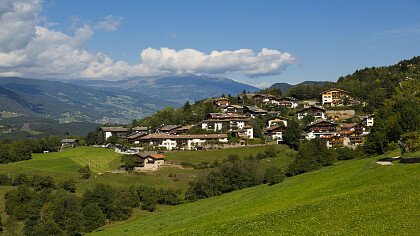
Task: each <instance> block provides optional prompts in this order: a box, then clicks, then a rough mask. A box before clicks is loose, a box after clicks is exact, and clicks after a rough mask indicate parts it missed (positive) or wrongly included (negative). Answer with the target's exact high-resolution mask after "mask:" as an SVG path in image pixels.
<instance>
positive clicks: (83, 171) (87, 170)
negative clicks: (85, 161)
mask: <svg viewBox="0 0 420 236" xmlns="http://www.w3.org/2000/svg"><path fill="white" fill-rule="evenodd" d="M77 172H79V173H81V174H82V179H89V178H90V176H91V175H92V172H91V171H90V168H89V166H85V167H82V168H80V169H79V170H78V171H77Z"/></svg>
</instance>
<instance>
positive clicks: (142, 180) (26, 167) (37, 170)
mask: <svg viewBox="0 0 420 236" xmlns="http://www.w3.org/2000/svg"><path fill="white" fill-rule="evenodd" d="M278 148H279V150H283V151H282V152H281V153H279V155H278V157H279V158H269V159H266V160H263V161H262V163H263V164H264V165H265V166H269V165H277V166H283V167H285V166H287V164H288V163H289V162H290V160H291V159H292V158H291V155H290V154H288V153H290V149H288V148H286V147H285V146H282V145H280V146H278ZM264 149H265V147H256V148H239V149H238V148H236V149H229V150H212V151H196V152H193V151H185V152H168V153H167V154H165V155H166V156H167V161H169V162H173V163H179V162H191V163H201V162H203V161H208V162H213V161H214V160H219V161H221V160H223V159H226V158H227V156H228V155H229V154H233V153H237V154H238V155H239V156H241V157H245V156H247V155H250V154H256V153H258V152H263V151H264ZM120 156H121V155H120V154H117V153H115V152H114V151H113V150H111V149H104V148H93V147H77V148H69V149H66V150H65V151H63V152H57V153H46V154H34V155H33V159H32V160H28V161H21V162H15V163H9V164H0V173H6V174H10V175H11V176H16V175H18V174H20V173H25V174H27V175H33V174H38V175H49V176H52V177H54V179H56V180H57V181H62V180H67V179H70V178H73V179H77V180H78V186H77V188H78V192H79V193H82V192H83V191H84V190H85V189H86V188H91V187H92V186H93V185H95V184H97V183H108V184H111V185H113V186H129V185H147V186H155V187H159V188H172V189H181V190H182V192H185V190H186V189H187V187H188V183H189V182H191V181H193V180H194V178H195V175H196V174H197V173H198V172H199V171H200V170H193V169H177V168H160V169H159V170H158V171H154V172H148V173H118V174H111V173H105V174H103V175H94V176H93V177H92V178H90V179H89V180H84V181H82V180H80V179H79V178H80V174H79V173H77V171H78V170H79V169H80V168H81V167H83V166H85V165H89V163H90V167H91V170H92V171H93V172H94V173H104V172H105V171H109V170H113V169H117V168H118V167H119V166H121V162H120ZM170 176H171V177H170ZM173 176H175V177H173ZM174 179H176V180H174Z"/></svg>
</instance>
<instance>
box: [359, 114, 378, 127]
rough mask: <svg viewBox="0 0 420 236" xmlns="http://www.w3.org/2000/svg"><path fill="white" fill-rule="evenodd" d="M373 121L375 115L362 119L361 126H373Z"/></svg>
mask: <svg viewBox="0 0 420 236" xmlns="http://www.w3.org/2000/svg"><path fill="white" fill-rule="evenodd" d="M374 119H375V115H369V116H366V117H363V120H362V125H364V126H366V127H370V126H373V123H374Z"/></svg>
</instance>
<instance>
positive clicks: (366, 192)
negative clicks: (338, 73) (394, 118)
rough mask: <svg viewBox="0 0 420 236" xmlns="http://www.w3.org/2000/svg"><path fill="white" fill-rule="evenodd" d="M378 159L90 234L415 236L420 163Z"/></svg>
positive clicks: (419, 205) (419, 214)
mask: <svg viewBox="0 0 420 236" xmlns="http://www.w3.org/2000/svg"><path fill="white" fill-rule="evenodd" d="M396 155H398V153H390V154H388V155H387V156H396ZM383 157H385V156H377V157H374V158H370V159H363V160H350V161H341V162H338V163H336V164H334V165H333V166H331V167H326V168H323V169H321V170H319V171H316V172H312V173H306V174H302V175H299V176H295V177H292V178H287V179H286V180H285V181H284V182H282V183H280V184H277V185H274V186H267V185H262V186H258V187H254V188H248V189H244V190H240V191H236V192H232V193H228V194H224V195H222V196H219V197H213V198H209V199H204V200H200V201H197V202H194V203H188V204H183V205H179V206H175V207H170V208H168V209H164V210H162V211H161V212H159V213H156V214H151V215H148V216H145V217H141V219H138V220H135V221H130V222H127V223H126V224H123V225H117V226H115V227H111V228H110V227H105V229H103V231H99V232H96V233H93V235H169V234H170V235H228V234H232V235H320V234H321V235H419V234H420V228H419V225H420V211H419V209H420V188H419V187H420V185H419V184H420V165H419V164H400V163H395V164H394V165H392V166H380V165H377V164H376V163H375V162H376V160H377V159H380V158H383Z"/></svg>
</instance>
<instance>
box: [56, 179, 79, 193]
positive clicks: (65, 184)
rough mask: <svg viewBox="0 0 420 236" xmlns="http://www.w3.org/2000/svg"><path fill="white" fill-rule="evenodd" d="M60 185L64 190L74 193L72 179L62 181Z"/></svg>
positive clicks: (74, 186)
mask: <svg viewBox="0 0 420 236" xmlns="http://www.w3.org/2000/svg"><path fill="white" fill-rule="evenodd" d="M60 185H61V187H62V188H63V189H64V190H66V191H68V192H70V193H75V192H76V180H74V179H69V180H66V181H63V182H62V183H61V184H60Z"/></svg>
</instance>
